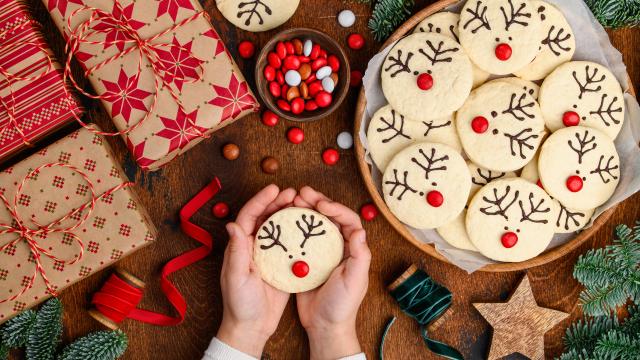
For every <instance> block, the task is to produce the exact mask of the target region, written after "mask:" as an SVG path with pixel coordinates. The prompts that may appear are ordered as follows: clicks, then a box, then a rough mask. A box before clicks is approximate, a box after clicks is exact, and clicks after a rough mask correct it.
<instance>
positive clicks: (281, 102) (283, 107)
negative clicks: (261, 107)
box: [276, 99, 291, 111]
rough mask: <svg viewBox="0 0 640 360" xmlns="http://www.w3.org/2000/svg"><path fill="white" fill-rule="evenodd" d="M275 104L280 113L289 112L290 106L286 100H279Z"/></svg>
mask: <svg viewBox="0 0 640 360" xmlns="http://www.w3.org/2000/svg"><path fill="white" fill-rule="evenodd" d="M276 104H278V107H279V108H280V110H282V111H291V105H289V103H288V102H287V101H286V100H282V99H280V100H278V101H277V102H276Z"/></svg>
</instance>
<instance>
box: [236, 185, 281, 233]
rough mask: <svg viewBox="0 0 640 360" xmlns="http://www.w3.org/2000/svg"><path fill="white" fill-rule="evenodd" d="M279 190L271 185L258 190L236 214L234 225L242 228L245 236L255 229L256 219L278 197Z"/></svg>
mask: <svg viewBox="0 0 640 360" xmlns="http://www.w3.org/2000/svg"><path fill="white" fill-rule="evenodd" d="M279 193H280V189H278V187H277V186H276V185H274V184H271V185H269V186H267V187H265V188H264V189H262V190H260V191H259V192H258V193H257V194H256V195H255V196H254V197H252V198H251V199H250V200H249V201H248V202H247V203H246V204H245V205H244V206H243V207H242V209H240V212H239V213H238V217H237V218H236V223H237V224H238V225H239V226H240V227H241V228H242V230H243V231H244V233H245V234H251V233H253V231H254V230H255V228H256V223H257V221H258V218H259V217H260V216H261V215H262V214H263V213H264V212H265V210H266V209H267V207H268V206H269V205H270V204H271V203H273V202H274V200H275V199H276V198H277V197H278V194H279Z"/></svg>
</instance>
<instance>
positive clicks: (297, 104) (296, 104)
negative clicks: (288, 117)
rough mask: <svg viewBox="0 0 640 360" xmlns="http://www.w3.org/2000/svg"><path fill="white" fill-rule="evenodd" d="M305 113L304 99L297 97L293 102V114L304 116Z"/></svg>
mask: <svg viewBox="0 0 640 360" xmlns="http://www.w3.org/2000/svg"><path fill="white" fill-rule="evenodd" d="M303 111H304V99H303V98H301V97H297V98H295V99H293V100H291V112H292V113H293V114H294V115H299V114H302V112H303Z"/></svg>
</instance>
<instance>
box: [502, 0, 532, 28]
mask: <svg viewBox="0 0 640 360" xmlns="http://www.w3.org/2000/svg"><path fill="white" fill-rule="evenodd" d="M509 7H510V11H509V14H508V15H507V12H506V10H505V9H504V7H503V6H500V11H502V16H503V17H504V22H505V27H504V29H505V30H506V31H509V28H510V27H511V25H515V24H518V25H522V26H528V25H529V23H528V22H526V21H525V19H524V18H527V19H530V18H531V13H527V12H523V10H524V8H525V7H527V4H526V3H524V2H523V3H521V4H520V7H518V10H516V8H515V7H514V6H513V1H512V0H509ZM518 19H520V20H518Z"/></svg>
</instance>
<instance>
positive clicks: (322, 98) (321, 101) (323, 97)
mask: <svg viewBox="0 0 640 360" xmlns="http://www.w3.org/2000/svg"><path fill="white" fill-rule="evenodd" d="M321 86H322V85H321ZM315 100H316V103H317V104H318V106H320V107H321V108H325V107H327V106H329V105H331V102H332V101H333V97H332V96H331V94H329V93H328V92H326V91H324V90H323V91H320V92H319V93H318V94H317V95H316V96H315Z"/></svg>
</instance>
